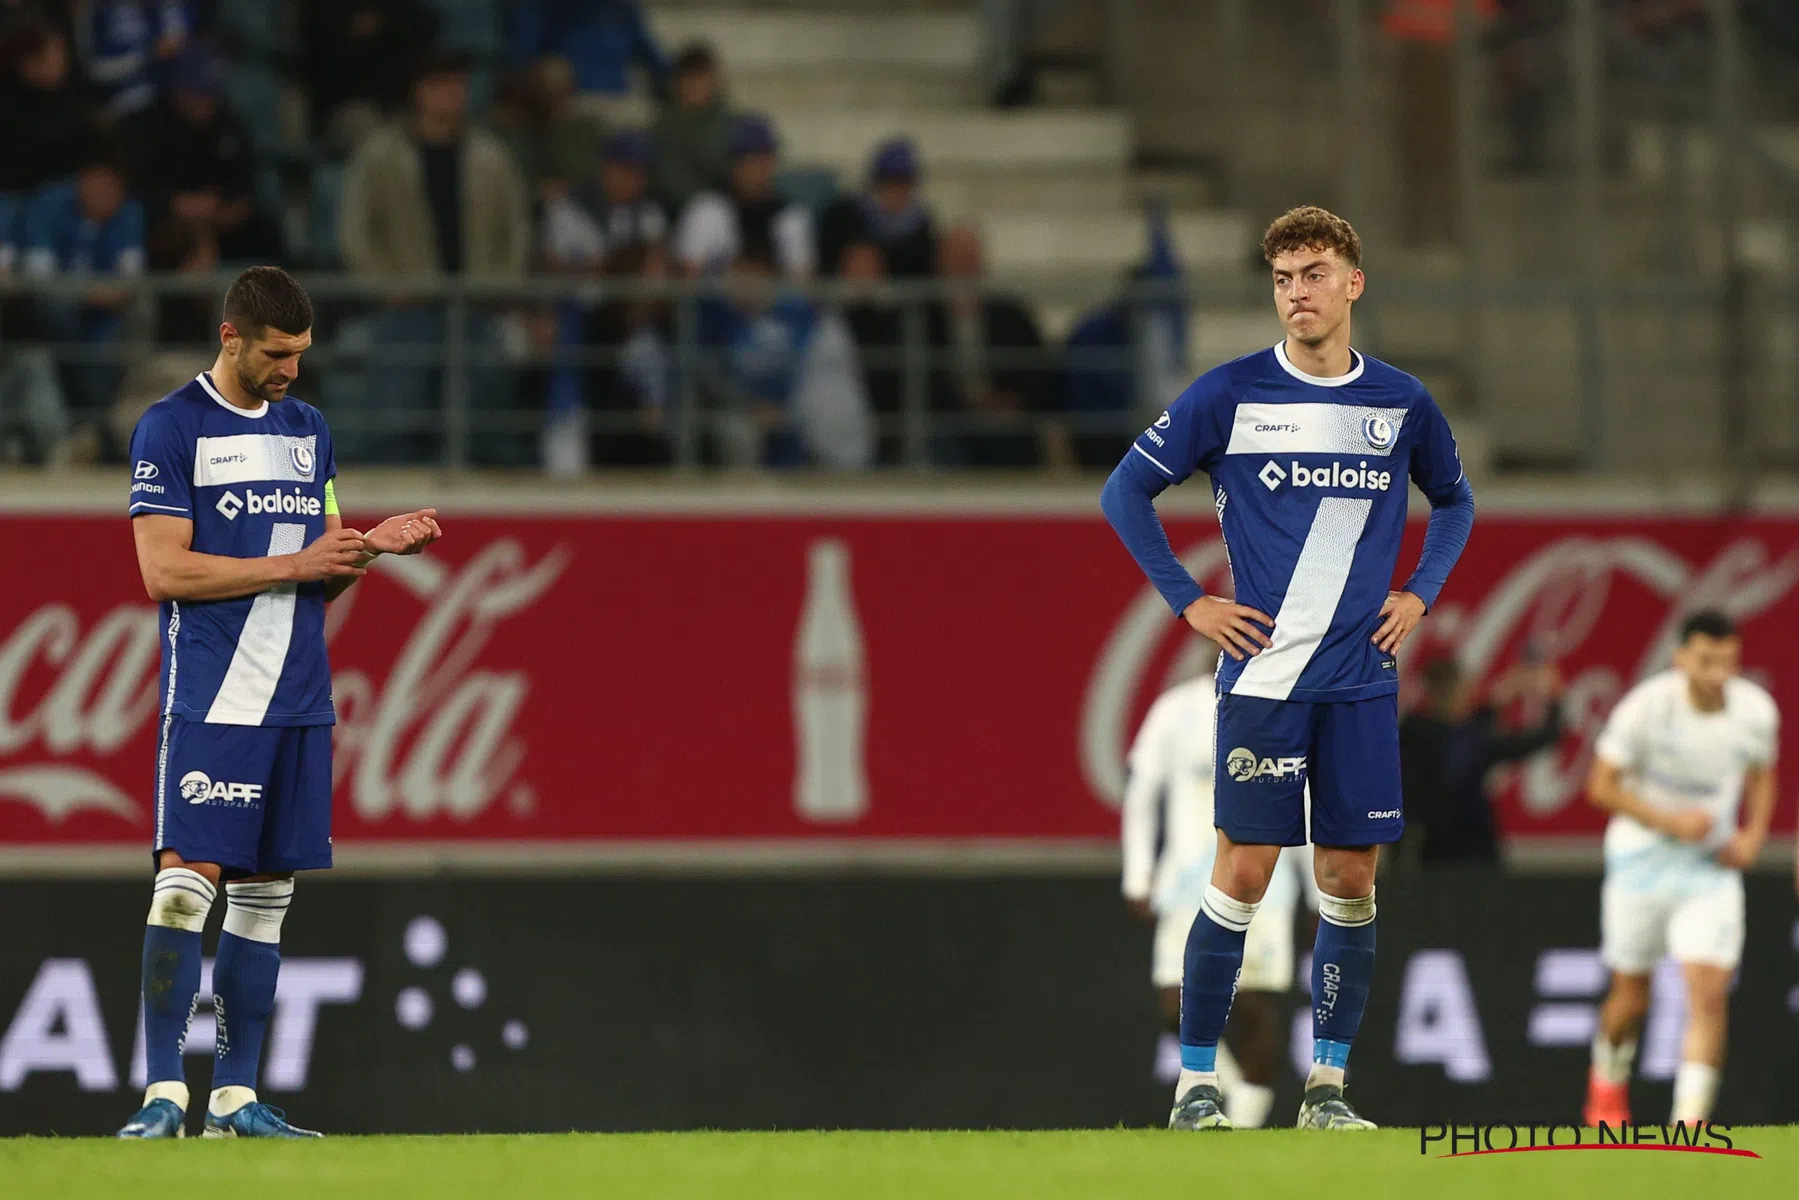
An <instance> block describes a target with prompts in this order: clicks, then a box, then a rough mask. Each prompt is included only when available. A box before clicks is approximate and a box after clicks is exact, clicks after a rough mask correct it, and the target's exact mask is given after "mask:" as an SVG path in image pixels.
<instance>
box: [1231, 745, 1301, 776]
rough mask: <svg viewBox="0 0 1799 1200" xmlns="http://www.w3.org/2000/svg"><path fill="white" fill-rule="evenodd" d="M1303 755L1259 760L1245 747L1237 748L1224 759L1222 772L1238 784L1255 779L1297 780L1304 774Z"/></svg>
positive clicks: (1254, 753)
mask: <svg viewBox="0 0 1799 1200" xmlns="http://www.w3.org/2000/svg"><path fill="white" fill-rule="evenodd" d="M1305 769H1306V760H1305V756H1304V755H1295V756H1293V757H1291V758H1259V757H1257V755H1256V752H1255V751H1254V750H1251V749H1249V748H1248V747H1247V746H1238V747H1237V748H1236V749H1235V750H1232V751H1231V752H1230V753H1229V754H1228V755H1226V756H1225V759H1224V771H1225V774H1227V775H1229V776H1230V777H1231V778H1232V779H1234V780H1236V781H1237V782H1238V783H1250V782H1252V781H1254V780H1257V779H1276V780H1279V779H1298V778H1299V777H1300V776H1301V775H1303V774H1304V773H1305Z"/></svg>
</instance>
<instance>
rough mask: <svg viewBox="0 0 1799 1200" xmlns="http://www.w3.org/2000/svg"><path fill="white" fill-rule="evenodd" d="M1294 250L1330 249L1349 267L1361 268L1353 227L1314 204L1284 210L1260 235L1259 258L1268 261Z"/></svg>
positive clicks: (1360, 244)
mask: <svg viewBox="0 0 1799 1200" xmlns="http://www.w3.org/2000/svg"><path fill="white" fill-rule="evenodd" d="M1294 250H1334V251H1336V253H1337V254H1338V255H1339V256H1340V257H1341V258H1342V259H1343V261H1344V262H1346V263H1348V264H1349V265H1350V266H1351V267H1359V266H1361V265H1362V239H1361V237H1360V235H1358V234H1357V233H1356V231H1355V226H1353V225H1351V224H1350V223H1349V222H1348V221H1345V220H1344V219H1343V218H1342V217H1339V216H1338V215H1337V214H1336V213H1334V212H1331V211H1330V210H1328V209H1323V208H1319V207H1318V206H1317V205H1315V204H1307V205H1304V206H1302V207H1300V208H1290V209H1288V210H1287V211H1286V212H1284V213H1282V214H1281V215H1280V216H1278V217H1276V218H1275V219H1274V224H1272V225H1270V226H1269V227H1268V232H1267V233H1264V234H1263V235H1262V257H1263V258H1265V259H1267V260H1268V261H1269V262H1273V261H1274V260H1275V259H1276V258H1278V257H1280V256H1281V255H1283V254H1286V253H1289V252H1290V251H1294Z"/></svg>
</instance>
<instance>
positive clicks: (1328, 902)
mask: <svg viewBox="0 0 1799 1200" xmlns="http://www.w3.org/2000/svg"><path fill="white" fill-rule="evenodd" d="M1318 918H1319V919H1318V940H1317V942H1316V943H1315V944H1314V946H1313V948H1312V1062H1313V1063H1314V1064H1315V1066H1318V1067H1325V1068H1334V1069H1336V1070H1342V1069H1343V1068H1344V1067H1346V1066H1347V1065H1348V1063H1349V1047H1350V1044H1351V1043H1352V1042H1354V1041H1355V1035H1356V1031H1357V1030H1359V1029H1360V1028H1361V1027H1362V1012H1363V1010H1364V1009H1366V1008H1367V1007H1368V989H1369V987H1370V986H1371V985H1372V984H1373V983H1374V893H1372V892H1370V893H1369V894H1368V895H1366V896H1364V897H1362V898H1360V899H1357V900H1343V899H1340V898H1338V897H1336V896H1320V897H1319V899H1318Z"/></svg>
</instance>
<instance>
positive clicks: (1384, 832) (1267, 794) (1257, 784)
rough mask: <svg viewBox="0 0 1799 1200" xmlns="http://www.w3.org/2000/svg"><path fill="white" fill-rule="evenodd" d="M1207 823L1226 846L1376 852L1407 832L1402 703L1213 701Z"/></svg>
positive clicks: (1382, 699)
mask: <svg viewBox="0 0 1799 1200" xmlns="http://www.w3.org/2000/svg"><path fill="white" fill-rule="evenodd" d="M1216 757H1217V762H1216V791H1215V809H1214V812H1215V816H1214V818H1213V821H1214V823H1215V824H1216V825H1217V826H1218V828H1220V829H1222V830H1224V832H1225V835H1226V836H1227V837H1229V838H1230V839H1231V840H1232V841H1233V842H1241V843H1245V844H1249V845H1264V846H1302V845H1304V844H1305V843H1306V841H1307V837H1306V834H1307V830H1306V804H1305V797H1306V786H1307V784H1308V783H1309V784H1310V785H1311V793H1312V828H1311V838H1310V840H1311V841H1312V843H1313V844H1314V845H1318V846H1374V845H1384V844H1386V843H1389V842H1396V841H1398V840H1399V835H1400V834H1401V833H1403V832H1405V816H1404V814H1403V812H1402V809H1401V802H1400V781H1399V697H1398V696H1397V695H1387V696H1375V697H1373V698H1371V699H1367V700H1349V701H1341V702H1337V703H1322V702H1320V703H1312V702H1307V701H1298V700H1268V699H1264V698H1262V697H1260V696H1220V697H1218V753H1217V756H1216Z"/></svg>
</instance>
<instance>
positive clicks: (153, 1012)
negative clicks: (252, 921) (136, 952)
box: [143, 867, 218, 1083]
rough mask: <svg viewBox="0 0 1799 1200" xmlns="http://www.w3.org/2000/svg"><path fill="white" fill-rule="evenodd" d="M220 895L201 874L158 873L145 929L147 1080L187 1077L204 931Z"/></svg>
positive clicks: (171, 869)
mask: <svg viewBox="0 0 1799 1200" xmlns="http://www.w3.org/2000/svg"><path fill="white" fill-rule="evenodd" d="M217 895H218V889H217V888H216V887H214V886H213V884H212V882H211V881H210V880H208V879H207V878H206V876H204V875H202V874H200V873H199V872H198V871H191V870H189V869H188V868H186V867H168V868H165V869H163V870H161V871H158V872H157V873H156V882H155V885H154V887H153V889H152V891H151V894H150V915H149V917H148V918H147V919H146V922H145V925H144V958H143V989H144V996H143V998H144V1067H145V1080H146V1082H149V1083H163V1082H166V1081H171V1080H179V1081H185V1080H186V1078H187V1074H186V1070H185V1068H184V1066H183V1064H182V1061H181V1049H182V1043H183V1042H185V1041H186V1040H187V1026H188V1022H189V1021H190V1020H191V1019H192V1018H193V1015H194V1001H195V1000H197V999H198V998H199V995H200V932H201V930H203V929H204V928H205V927H206V914H207V913H208V912H210V911H211V910H212V902H213V900H214V898H215V897H217Z"/></svg>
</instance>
